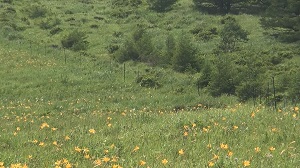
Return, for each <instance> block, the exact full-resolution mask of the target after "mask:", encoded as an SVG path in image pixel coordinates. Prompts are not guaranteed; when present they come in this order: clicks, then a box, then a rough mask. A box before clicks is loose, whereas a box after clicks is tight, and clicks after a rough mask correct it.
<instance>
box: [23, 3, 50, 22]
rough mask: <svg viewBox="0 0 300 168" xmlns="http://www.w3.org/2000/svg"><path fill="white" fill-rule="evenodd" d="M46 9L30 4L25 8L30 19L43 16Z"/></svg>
mask: <svg viewBox="0 0 300 168" xmlns="http://www.w3.org/2000/svg"><path fill="white" fill-rule="evenodd" d="M47 12H48V10H47V8H45V7H44V6H39V5H32V6H31V7H29V8H28V9H27V13H28V16H29V17H30V18H32V19H34V18H38V17H45V16H46V14H47Z"/></svg>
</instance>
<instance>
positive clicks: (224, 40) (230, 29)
mask: <svg viewBox="0 0 300 168" xmlns="http://www.w3.org/2000/svg"><path fill="white" fill-rule="evenodd" d="M220 36H221V42H220V44H219V48H220V49H221V50H222V51H224V52H232V51H234V50H235V49H236V43H237V42H240V41H247V40H248V38H247V36H248V33H247V32H246V31H245V30H244V29H243V28H242V27H241V26H240V25H239V24H238V23H237V21H236V20H235V19H234V18H232V17H227V18H226V19H224V26H223V29H222V30H221V32H220Z"/></svg>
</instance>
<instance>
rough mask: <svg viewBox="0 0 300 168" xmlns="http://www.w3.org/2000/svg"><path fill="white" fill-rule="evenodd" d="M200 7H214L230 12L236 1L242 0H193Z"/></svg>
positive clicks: (222, 11) (223, 11)
mask: <svg viewBox="0 0 300 168" xmlns="http://www.w3.org/2000/svg"><path fill="white" fill-rule="evenodd" d="M193 1H194V4H195V6H196V7H198V8H205V7H214V9H217V11H218V12H221V13H229V12H230V10H231V7H232V5H233V4H235V3H239V2H242V0H193Z"/></svg>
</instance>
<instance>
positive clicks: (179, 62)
mask: <svg viewBox="0 0 300 168" xmlns="http://www.w3.org/2000/svg"><path fill="white" fill-rule="evenodd" d="M190 39H191V37H189V36H188V35H186V34H184V33H183V34H180V36H179V37H178V40H177V43H176V45H175V50H174V53H173V58H172V60H171V61H172V66H173V69H174V70H175V71H178V72H186V71H198V70H199V63H198V62H199V61H198V60H197V58H196V49H195V47H194V45H193V43H192V41H191V40H190Z"/></svg>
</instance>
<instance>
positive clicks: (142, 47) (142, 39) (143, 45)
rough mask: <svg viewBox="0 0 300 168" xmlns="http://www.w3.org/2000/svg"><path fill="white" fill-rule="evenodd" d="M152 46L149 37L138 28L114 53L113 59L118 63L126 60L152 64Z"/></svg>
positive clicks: (144, 30) (143, 30)
mask: <svg viewBox="0 0 300 168" xmlns="http://www.w3.org/2000/svg"><path fill="white" fill-rule="evenodd" d="M152 52H153V46H152V41H151V37H150V35H149V34H148V33H147V32H146V29H145V28H143V27H138V28H137V29H136V30H135V31H134V32H133V34H132V35H131V36H130V37H129V38H128V39H127V40H126V41H125V43H124V44H123V45H122V46H121V47H120V49H119V50H118V51H117V52H115V54H114V58H115V59H116V60H117V61H119V62H124V61H128V60H133V61H143V62H147V63H151V64H152V63H153V62H152V61H155V59H153V53H152Z"/></svg>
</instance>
